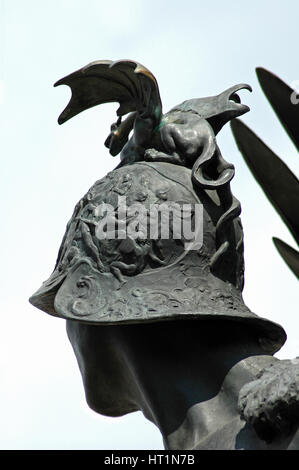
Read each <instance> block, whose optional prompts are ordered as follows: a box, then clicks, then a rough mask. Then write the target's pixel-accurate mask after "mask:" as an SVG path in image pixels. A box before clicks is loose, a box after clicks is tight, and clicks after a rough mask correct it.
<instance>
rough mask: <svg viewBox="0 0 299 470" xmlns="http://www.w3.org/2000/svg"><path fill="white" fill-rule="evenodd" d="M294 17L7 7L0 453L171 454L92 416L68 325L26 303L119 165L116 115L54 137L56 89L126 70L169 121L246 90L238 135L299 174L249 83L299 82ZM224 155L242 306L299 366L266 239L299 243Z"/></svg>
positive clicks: (234, 153) (289, 13) (227, 147)
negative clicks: (135, 72)
mask: <svg viewBox="0 0 299 470" xmlns="http://www.w3.org/2000/svg"><path fill="white" fill-rule="evenodd" d="M298 17H299V3H298V1H297V0H284V1H281V0H279V1H274V0H269V1H267V0H258V1H257V0H251V1H250V2H248V1H246V2H245V1H239V2H237V1H234V0H226V1H221V0H214V1H213V2H206V1H201V0H186V1H185V2H182V1H177V0H163V1H158V0H151V1H150V2H149V1H145V0H127V1H126V2H124V1H120V0H114V1H113V2H107V1H102V0H97V1H96V0H84V1H83V0H60V1H59V0H51V1H43V2H41V1H38V0H26V1H23V0H0V21H1V24H0V103H1V110H2V112H1V113H0V121H1V122H0V129H1V131H0V132H1V159H2V178H1V191H2V192H3V194H2V195H1V200H2V201H3V202H5V203H4V206H3V208H2V230H1V234H0V242H1V247H2V256H1V266H2V269H1V273H0V278H1V279H0V281H1V286H2V296H1V304H2V305H1V316H2V327H1V331H0V370H1V374H0V377H1V379H0V380H1V388H0V390H1V392H0V394H1V395H0V396H1V400H0V415H1V428H0V448H1V449H113V448H114V449H162V448H163V445H162V440H161V437H160V434H159V432H158V430H157V429H156V428H155V427H154V426H153V425H152V424H151V423H149V422H148V421H146V419H145V418H144V417H143V416H142V415H141V413H133V414H131V415H128V416H125V417H123V418H119V419H118V418H117V419H110V418H105V417H102V416H100V415H97V414H96V413H94V412H92V411H91V410H89V408H88V407H87V405H86V403H85V398H84V390H83V386H82V383H81V377H80V374H79V369H78V367H77V364H76V361H75V357H74V355H73V352H72V349H71V346H70V344H69V343H68V339H67V337H66V333H65V322H64V320H61V319H56V318H53V317H51V316H48V315H46V314H44V313H42V312H40V311H39V310H37V309H35V308H34V307H32V306H31V305H30V304H29V303H28V300H27V299H28V298H29V297H30V295H31V294H32V293H33V292H34V291H35V290H36V289H37V288H38V287H39V286H40V285H41V282H42V281H44V280H45V279H47V277H48V276H49V274H50V273H51V271H52V268H53V265H54V263H55V260H56V256H57V252H58V248H59V245H60V242H61V239H62V236H63V234H64V231H65V226H66V223H67V221H68V219H69V217H70V215H71V214H72V211H73V207H74V205H75V203H76V202H77V201H78V200H79V199H80V197H81V196H82V195H83V194H84V193H85V192H86V191H87V190H88V188H89V187H90V186H91V185H92V184H93V183H94V181H95V180H97V179H99V178H100V177H103V176H104V175H105V174H106V173H107V171H109V170H111V169H112V168H114V166H115V164H116V161H117V160H115V159H113V158H112V157H111V156H109V154H108V151H107V149H106V148H105V147H104V145H103V142H104V140H105V138H106V137H107V135H108V132H109V128H110V124H111V122H113V121H114V120H115V114H114V113H115V110H116V108H117V105H103V106H101V107H97V108H94V109H92V110H89V111H87V112H85V113H82V114H81V115H79V116H77V117H76V118H74V119H72V120H70V121H69V122H67V123H66V124H64V125H63V126H58V124H57V118H58V115H59V114H60V112H61V111H62V110H63V109H64V107H65V105H66V104H67V102H68V100H69V97H70V91H69V89H68V88H67V87H59V88H55V89H54V88H53V83H54V82H55V81H57V80H58V79H60V78H62V77H64V76H65V75H67V74H69V73H71V72H73V71H75V70H77V69H78V68H80V67H82V66H84V65H86V64H87V63H89V62H90V61H92V60H99V59H110V60H117V59H132V60H136V61H139V62H141V63H143V64H144V65H145V66H146V67H148V68H149V69H150V70H151V71H152V72H153V73H154V74H155V76H156V78H157V80H158V83H159V86H160V91H161V96H162V101H163V104H164V110H165V111H167V110H168V109H169V108H170V107H172V106H174V105H175V104H178V103H180V102H181V101H183V100H185V99H190V98H195V97H203V96H208V95H213V94H217V93H219V92H221V91H223V90H224V89H226V88H228V87H229V86H231V85H234V84H237V83H240V82H247V83H250V84H251V85H252V86H253V90H254V91H253V93H252V94H251V95H250V94H249V93H248V92H246V91H244V92H241V95H242V99H243V101H244V102H245V103H247V104H249V106H250V107H251V112H250V113H249V114H247V115H246V116H244V117H243V120H244V122H246V123H247V124H248V125H249V126H250V127H251V128H253V129H254V130H255V131H256V132H257V134H258V135H260V136H262V138H263V139H264V140H265V141H266V142H267V143H268V144H269V145H270V146H271V148H273V150H274V151H275V152H276V153H277V154H278V155H280V156H281V157H282V158H283V159H284V160H285V162H286V163H287V164H288V165H289V167H290V168H291V169H292V170H293V171H294V172H295V173H297V174H298V154H297V152H296V150H295V149H294V147H293V146H292V144H291V142H290V141H289V139H288V137H287V136H286V134H285V133H284V131H283V129H282V127H281V126H280V124H279V123H278V121H277V119H276V117H275V115H274V113H273V112H272V110H271V108H270V106H269V105H268V103H267V101H266V99H265V97H264V95H263V93H262V91H261V89H260V87H259V85H258V82H257V79H256V76H255V71H254V69H255V67H256V66H263V67H265V68H267V69H269V70H271V71H272V72H274V73H276V74H277V75H279V76H280V77H281V78H282V79H283V80H285V81H286V82H287V83H291V82H293V81H295V80H298V79H299V68H298ZM218 142H219V144H220V147H221V150H222V153H223V155H224V157H225V158H226V159H227V160H228V161H231V162H232V163H234V165H235V167H236V177H235V179H234V182H233V184H232V187H233V191H234V194H235V196H236V197H237V198H238V199H239V200H240V201H241V203H242V208H243V212H242V222H243V226H244V231H245V262H246V265H245V266H246V271H245V276H246V278H245V279H246V285H245V290H244V299H245V302H246V303H247V305H248V306H249V307H250V308H251V310H252V311H253V312H255V313H257V314H259V315H261V316H264V317H267V318H270V319H272V320H274V321H276V322H278V323H281V324H282V325H283V326H284V328H285V330H286V332H287V334H288V340H287V343H286V345H285V346H284V347H283V349H282V350H281V351H280V352H279V353H278V354H277V356H278V357H280V358H285V357H289V358H291V357H295V356H296V355H297V356H298V355H299V333H298V326H299V320H298V313H299V312H298V289H297V287H298V284H297V281H296V279H295V277H294V275H293V274H292V273H291V272H290V271H289V269H288V268H287V267H286V265H285V264H284V262H283V261H282V260H281V258H280V257H279V255H278V253H277V252H276V249H275V247H274V246H273V244H272V241H271V237H272V236H277V237H280V238H281V239H283V240H284V241H285V242H287V243H289V244H290V245H292V246H293V247H296V246H295V242H294V241H293V239H292V237H291V235H290V234H289V233H288V231H287V229H286V228H285V227H284V224H283V222H282V221H281V220H280V218H279V217H278V215H277V214H276V212H275V210H274V209H273V208H272V206H271V205H270V204H269V203H268V201H267V200H266V198H265V196H264V195H263V193H262V191H261V189H260V188H259V186H258V185H257V183H256V182H255V181H254V179H253V177H252V176H251V174H250V172H249V170H248V169H247V167H246V165H245V164H244V163H243V160H242V157H241V155H240V154H239V152H238V150H237V148H236V145H235V143H234V140H233V137H232V135H231V132H230V129H229V126H226V128H225V129H223V130H222V132H221V133H220V135H219V138H218Z"/></svg>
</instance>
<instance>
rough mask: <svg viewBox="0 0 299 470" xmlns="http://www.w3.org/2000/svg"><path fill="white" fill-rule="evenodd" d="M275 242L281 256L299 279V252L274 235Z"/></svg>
mask: <svg viewBox="0 0 299 470" xmlns="http://www.w3.org/2000/svg"><path fill="white" fill-rule="evenodd" d="M273 242H274V245H275V246H276V248H277V250H278V252H279V254H280V255H281V257H282V258H283V259H284V261H285V262H286V263H287V265H288V266H289V268H290V269H291V270H292V271H293V273H294V274H295V276H297V278H298V279H299V252H298V251H296V250H294V248H292V247H291V246H289V245H287V244H286V243H285V242H283V241H282V240H280V239H279V238H276V237H273Z"/></svg>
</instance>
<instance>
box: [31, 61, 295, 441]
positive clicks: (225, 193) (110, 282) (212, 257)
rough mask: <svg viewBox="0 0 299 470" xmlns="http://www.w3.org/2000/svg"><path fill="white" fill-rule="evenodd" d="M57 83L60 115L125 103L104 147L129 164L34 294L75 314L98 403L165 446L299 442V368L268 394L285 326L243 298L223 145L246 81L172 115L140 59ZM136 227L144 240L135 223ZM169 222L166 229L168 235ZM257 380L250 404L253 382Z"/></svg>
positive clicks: (95, 192)
mask: <svg viewBox="0 0 299 470" xmlns="http://www.w3.org/2000/svg"><path fill="white" fill-rule="evenodd" d="M60 84H67V85H69V86H70V87H71V89H72V98H71V100H70V102H69V104H68V106H67V107H66V109H65V110H64V111H63V113H62V114H61V115H60V117H59V123H63V122H65V121H66V120H68V119H70V118H71V117H73V116H75V115H76V114H78V113H80V112H81V111H83V110H86V109H88V108H90V107H92V106H95V105H97V104H102V103H106V102H112V101H117V102H119V104H120V107H119V109H118V111H117V114H118V116H119V117H118V120H117V122H116V123H114V124H112V126H111V132H110V134H109V136H108V138H107V140H106V142H105V145H106V146H107V147H108V148H109V150H110V153H111V154H112V155H117V154H118V153H119V152H121V154H120V158H121V161H120V163H119V165H118V166H117V168H116V169H115V170H113V171H112V172H110V173H108V174H107V175H106V176H105V177H104V178H102V179H100V180H99V181H97V182H96V183H95V184H94V185H93V186H92V187H91V188H90V189H89V191H88V192H87V193H86V195H85V196H84V197H83V198H82V199H81V200H80V201H79V202H78V203H77V205H76V207H75V210H74V213H73V215H72V217H71V219H70V221H69V223H68V225H67V230H66V233H65V235H64V238H63V240H62V244H61V247H60V250H59V254H58V258H57V262H56V266H55V269H54V271H53V273H52V274H51V276H50V278H49V279H48V280H47V281H46V282H45V283H44V284H43V285H42V287H41V288H40V289H39V290H38V291H37V292H36V293H35V294H34V295H33V296H32V297H31V299H30V301H31V303H32V304H33V305H35V306H36V307H38V308H40V309H41V310H43V311H45V312H47V313H49V314H51V315H54V316H59V317H62V318H65V319H67V331H68V336H69V339H70V341H71V343H72V346H73V348H74V352H75V354H76V357H77V360H78V364H79V367H80V371H81V374H82V378H83V382H84V387H85V392H86V399H87V402H88V404H89V406H90V407H91V408H92V409H94V410H95V411H97V412H98V413H102V414H105V415H108V416H120V415H123V414H126V413H129V412H132V411H135V410H142V411H143V413H144V415H145V416H146V417H147V418H148V419H150V420H151V421H153V422H154V423H155V424H156V425H157V426H158V427H159V429H160V431H161V433H162V435H163V439H164V443H165V447H166V448H167V449H278V448H279V449H286V448H298V436H296V429H297V428H296V426H297V424H298V417H297V414H296V413H297V411H296V412H294V409H296V410H297V408H296V407H298V405H295V408H294V407H293V408H292V410H293V412H292V413H290V412H289V411H290V408H289V407H288V406H287V405H286V406H285V405H284V404H285V403H286V404H288V403H289V402H290V401H291V400H293V398H292V399H291V398H290V397H291V396H293V395H292V393H289V392H290V390H293V389H294V387H296V386H297V385H298V374H297V373H296V368H295V367H289V368H288V373H286V379H285V384H287V385H286V387H285V388H284V390H283V391H281V392H277V393H276V392H275V393H274V392H273V393H272V392H271V393H270V392H269V390H270V389H271V390H272V389H273V390H274V389H275V387H276V385H275V384H276V382H277V381H278V382H279V380H280V379H279V377H280V374H281V364H282V362H280V361H278V360H277V359H274V358H273V356H272V355H273V354H274V353H275V352H276V351H278V350H279V349H280V347H281V346H282V345H283V343H284V342H285V339H286V335H285V332H284V330H283V328H282V327H281V326H279V325H277V324H276V323H273V322H271V321H270V320H268V319H265V318H262V317H260V316H258V315H256V314H254V313H253V312H251V311H250V309H249V308H248V307H247V306H246V305H245V304H244V301H243V298H242V289H243V284H244V261H243V230H242V225H241V220H240V218H239V215H240V212H241V207H240V203H239V201H238V200H237V199H236V198H235V197H234V196H233V194H232V192H231V189H230V181H231V180H232V178H233V176H234V167H233V165H231V164H230V163H228V162H226V161H225V160H224V158H223V157H222V155H221V151H220V149H219V147H218V145H217V142H216V135H217V133H218V132H219V131H220V129H221V128H222V126H223V125H224V124H225V123H227V122H229V121H230V120H231V119H233V118H235V117H238V116H241V115H242V114H244V113H246V112H247V111H248V110H249V108H248V107H247V106H245V105H243V104H242V103H241V102H240V98H239V96H238V95H237V93H236V92H237V91H238V90H240V89H243V88H246V89H249V90H250V89H251V88H250V87H249V85H246V84H241V85H237V86H234V87H231V88H230V89H228V90H226V91H224V92H223V93H221V94H220V95H217V96H214V97H208V98H200V99H192V100H188V101H185V102H183V103H181V104H180V105H178V106H175V107H174V108H172V109H171V110H170V111H169V112H168V113H166V114H163V113H162V104H161V99H160V94H159V89H158V85H157V82H156V79H155V78H154V76H153V75H152V73H151V72H150V71H149V70H147V69H146V68H145V67H143V66H142V65H141V64H138V63H136V62H133V61H118V62H111V61H97V62H93V63H91V64H88V65H87V66H86V67H84V68H83V69H80V70H78V71H77V72H74V73H73V74H71V75H69V76H67V77H65V78H64V79H62V80H60V81H59V82H57V85H60ZM126 114H128V116H127V117H126V118H125V120H124V121H122V116H124V115H126ZM131 131H133V133H132V136H131V135H130V132H131ZM122 198H125V201H126V205H127V209H128V211H127V212H126V214H125V215H126V217H124V215H123V214H124V213H123V212H122V207H121V202H120V201H123V199H122ZM108 206H109V208H110V209H112V212H111V213H108V212H107V207H108ZM185 206H188V207H189V209H190V221H191V222H192V227H196V226H197V227H199V231H196V230H194V231H193V232H192V236H191V235H190V237H185V236H181V237H176V236H175V235H174V232H173V231H172V226H171V221H173V220H174V218H175V217H177V220H179V222H180V224H181V223H183V222H184V217H185V216H184V215H182V214H183V213H182V212H181V211H180V210H178V209H180V208H183V207H185ZM136 207H137V208H139V209H140V207H142V210H143V219H142V220H143V225H142V223H140V219H138V218H137V213H136ZM153 207H155V208H157V209H158V210H162V209H163V207H168V208H169V207H172V208H174V207H175V210H174V212H173V213H172V217H173V218H172V219H166V221H165V220H164V219H163V215H162V216H161V218H160V219H157V220H156V223H155V224H154V225H155V227H154V228H155V229H156V232H155V235H153V234H152V232H151V228H152V225H151V222H152V220H151V218H150V217H151V210H152V208H153ZM198 207H200V208H201V211H200V212H197V208H198ZM175 211H177V212H175ZM111 214H113V217H115V214H116V219H117V224H116V231H114V236H113V237H112V236H111V232H109V229H108V226H109V224H108V222H109V220H110V219H109V217H111ZM139 215H140V214H139ZM137 219H138V220H137ZM199 220H200V224H199V225H196V223H197V222H198V221H199ZM103 221H104V222H103ZM110 221H111V220H110ZM144 221H145V222H144ZM137 222H138V223H137ZM134 223H136V226H135V229H136V227H137V225H138V235H137V236H135V235H136V234H134V233H133V232H129V230H128V229H129V228H130V227H131V226H132V224H133V225H134ZM140 226H142V227H141V229H140ZM165 226H166V227H167V228H168V229H169V232H168V233H169V234H170V236H169V237H162V236H161V231H162V229H163V227H164V228H165ZM99 227H101V230H102V232H101V233H105V237H102V238H101V237H99ZM135 231H136V230H135ZM115 234H116V236H115ZM133 235H134V236H133ZM200 235H202V236H200ZM269 371H270V372H269ZM269 376H271V379H269ZM257 377H258V378H259V380H260V382H259V388H258V390H259V395H258V397H257V398H256V399H252V396H253V395H254V397H256V396H257V395H256V394H254V392H252V391H253V390H254V388H252V386H250V385H248V384H251V383H252V381H255V379H256V378H257ZM253 383H254V384H255V382H253ZM246 386H247V387H249V388H247V389H246V388H244V387H246ZM271 387H272V388H271ZM252 393H253V395H252ZM269 393H270V395H269ZM268 396H271V397H275V399H274V400H272V401H271V400H270V402H271V403H269V401H267V397H268ZM282 403H283V405H282ZM271 406H272V408H271ZM270 409H271V410H272V411H271V412H270V411H269V410H270ZM265 410H266V411H265ZM273 410H274V411H273ZM275 410H276V411H275ZM277 410H279V411H277ZM281 410H282V411H281ZM276 412H277V413H276ZM275 413H276V414H277V416H278V415H279V419H280V422H282V423H284V424H283V425H281V426H279V425H277V423H276V421H275V420H276V415H275ZM290 416H292V417H290ZM294 417H295V418H294ZM279 419H278V420H279ZM245 420H246V421H247V423H246V421H245ZM261 422H262V423H263V425H262V426H261ZM285 423H286V424H285Z"/></svg>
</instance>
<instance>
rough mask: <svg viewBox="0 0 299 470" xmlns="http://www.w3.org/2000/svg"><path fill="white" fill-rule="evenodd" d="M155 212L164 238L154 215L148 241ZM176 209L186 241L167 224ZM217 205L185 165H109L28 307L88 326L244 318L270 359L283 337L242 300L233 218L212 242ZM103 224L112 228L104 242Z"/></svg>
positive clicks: (238, 233)
mask: <svg viewBox="0 0 299 470" xmlns="http://www.w3.org/2000/svg"><path fill="white" fill-rule="evenodd" d="M124 202H125V203H126V208H127V211H126V212H124V214H125V215H126V218H124V217H123V215H122V211H121V209H122V208H123V207H122V204H123V203H124ZM141 207H142V209H143V217H142V218H140V213H139V219H138V221H139V226H138V227H137V225H138V224H137V225H136V220H137V219H136V211H137V209H138V208H141ZM165 207H168V209H169V208H171V209H173V211H172V215H171V216H169V218H168V221H167V223H166V226H167V227H168V228H169V232H168V233H169V236H168V237H162V236H161V227H162V226H163V223H162V222H163V217H164V216H165V213H163V211H160V215H159V211H158V218H159V217H160V218H159V220H158V219H156V222H157V220H158V222H157V223H156V224H152V225H154V227H155V229H156V234H155V236H149V226H150V220H151V219H150V216H151V215H152V212H151V211H152V209H153V208H155V210H156V213H155V214H157V209H161V208H165ZM183 207H189V208H191V209H190V213H191V216H190V221H191V225H192V227H193V229H194V230H193V231H192V237H191V236H189V238H188V236H186V234H184V233H183V235H182V236H181V237H180V238H179V237H176V236H175V233H174V229H173V225H172V226H171V222H173V221H174V219H176V220H177V219H178V220H179V221H180V223H181V222H182V221H184V216H183V215H182V213H183V212H180V214H179V216H178V217H177V212H178V211H177V209H178V208H183ZM196 208H200V210H199V211H198V212H196ZM225 209H226V208H224V207H223V204H221V202H220V200H219V198H218V196H217V192H216V191H213V190H211V191H210V190H204V189H200V188H195V187H194V186H193V184H192V179H191V169H189V168H185V167H183V166H178V165H173V164H171V163H164V162H151V163H150V162H137V163H134V164H131V165H126V166H122V167H120V168H118V169H115V170H114V171H112V172H110V173H108V174H107V175H106V176H105V177H104V178H102V179H100V180H99V181H97V182H96V183H95V184H94V185H93V186H92V187H91V188H90V190H89V191H88V193H87V194H86V195H85V196H84V197H83V198H82V199H81V200H80V201H79V202H78V204H77V205H76V207H75V210H74V213H73V216H72V217H71V219H70V221H69V223H68V225H67V230H66V233H65V235H64V238H63V241H62V244H61V247H60V250H59V254H58V258H57V262H56V266H55V269H54V271H53V273H52V275H51V276H50V278H49V279H48V280H47V281H45V282H44V283H43V285H42V287H41V288H40V289H39V290H38V291H37V292H36V293H35V294H34V295H33V296H32V297H31V298H30V302H31V303H32V304H33V305H34V306H36V307H37V308H39V309H41V310H43V311H45V312H47V313H49V314H51V315H55V316H58V317H62V318H65V319H70V320H78V321H80V322H85V323H88V324H97V325H107V324H109V325H114V324H131V323H141V322H160V321H166V320H186V319H192V320H202V319H206V320H210V319H211V320H212V319H215V320H216V319H217V318H220V319H227V320H231V321H238V322H244V323H247V324H248V325H249V324H250V325H251V326H252V327H254V328H255V329H256V331H257V334H258V335H259V338H260V340H261V341H263V344H265V345H266V346H265V349H267V351H268V352H270V353H271V354H272V353H274V352H276V351H277V350H278V349H279V348H280V347H281V346H282V345H283V343H284V341H285V339H286V335H285V332H284V330H283V328H282V327H281V326H279V325H277V324H276V323H273V322H271V321H270V320H267V319H265V318H261V317H259V316H257V315H255V314H254V313H252V312H251V311H250V310H249V308H248V307H247V306H246V305H245V304H244V301H243V298H242V288H243V272H244V265H243V232H242V226H241V222H240V219H239V217H238V216H235V217H230V218H228V223H226V224H225V225H224V226H223V228H222V229H223V233H222V235H221V236H220V235H219V230H221V227H220V226H219V221H223V218H224V217H223V216H224V215H225ZM176 211H177V212H176ZM141 219H142V220H141ZM161 220H162V222H161ZM198 220H200V223H199V224H198V226H197V228H196V222H198ZM115 222H116V224H115ZM112 223H114V224H115V225H114V226H113V224H112ZM109 224H110V226H109ZM111 224H112V225H111ZM134 224H135V225H134ZM164 225H165V224H164ZM179 225H180V224H179ZM180 226H181V225H180ZM111 227H114V228H115V227H116V228H115V232H114V233H115V236H114V237H113V236H111V233H112V232H111ZM129 229H130V231H129ZM109 230H110V231H109ZM109 234H110V236H108V235H109ZM124 234H126V235H124ZM216 258H217V263H215V262H214V261H215V259H216ZM213 260H214V261H213Z"/></svg>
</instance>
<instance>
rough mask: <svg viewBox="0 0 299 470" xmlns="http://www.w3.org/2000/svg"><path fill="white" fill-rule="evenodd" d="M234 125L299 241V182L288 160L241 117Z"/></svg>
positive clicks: (237, 137)
mask: <svg viewBox="0 0 299 470" xmlns="http://www.w3.org/2000/svg"><path fill="white" fill-rule="evenodd" d="M231 129H232V132H233V135H234V137H235V140H236V143H237V145H238V148H239V150H240V152H241V153H242V155H243V157H244V159H245V161H246V163H247V165H248V167H249V168H250V170H251V172H252V173H253V176H254V177H255V179H256V180H257V182H258V183H259V184H260V186H261V187H262V189H263V191H264V193H265V194H266V196H267V197H268V199H269V201H270V202H271V204H273V206H274V207H275V209H276V211H277V212H278V213H279V215H280V216H281V218H282V219H283V221H284V222H285V224H286V225H287V227H288V229H289V230H290V232H291V233H292V235H293V236H294V238H295V240H296V241H297V243H299V182H298V179H297V178H296V176H295V175H294V174H293V173H292V172H291V171H290V170H289V168H288V167H287V166H286V164H285V163H284V162H283V161H282V160H281V159H280V158H279V157H278V156H277V155H275V153H273V152H272V150H270V149H269V147H267V146H266V145H265V144H264V142H263V141H262V140H261V139H260V138H259V137H257V135H255V134H254V132H252V130H251V129H249V127H247V126H246V125H245V124H244V123H243V122H242V121H241V120H239V119H234V120H233V121H232V122H231Z"/></svg>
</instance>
